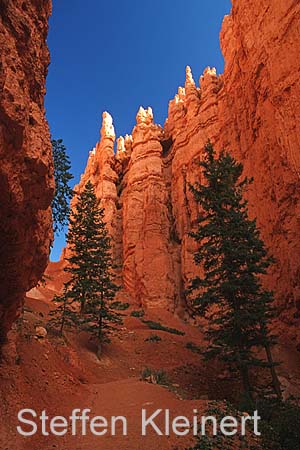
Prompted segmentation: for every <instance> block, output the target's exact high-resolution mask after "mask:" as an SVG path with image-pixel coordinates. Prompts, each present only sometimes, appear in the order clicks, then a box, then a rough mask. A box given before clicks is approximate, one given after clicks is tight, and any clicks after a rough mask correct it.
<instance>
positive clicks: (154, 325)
mask: <svg viewBox="0 0 300 450" xmlns="http://www.w3.org/2000/svg"><path fill="white" fill-rule="evenodd" d="M142 322H143V323H144V324H146V325H148V327H149V328H150V329H151V330H160V331H166V332H167V333H171V334H178V335H180V336H184V335H185V333H184V331H179V330H176V328H169V327H166V326H164V325H162V324H161V323H159V322H154V321H153V320H145V319H143V320H142Z"/></svg>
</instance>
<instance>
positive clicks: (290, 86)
mask: <svg viewBox="0 0 300 450" xmlns="http://www.w3.org/2000/svg"><path fill="white" fill-rule="evenodd" d="M50 14H51V1H50V0H41V1H37V0H0V15H1V22H0V42H1V65H0V86H1V97H0V144H1V145H0V158H1V164H0V199H1V201H0V226H1V234H0V240H1V244H0V265H1V267H0V279H1V280H0V294H1V296H0V340H1V343H2V344H3V357H2V362H1V365H0V408H1V410H0V411H1V414H0V449H1V450H19V449H20V450H21V449H24V450H41V449H43V450H47V449H52V448H57V449H59V450H69V449H70V450H71V449H76V450H85V449H86V450H90V449H92V448H97V449H103V450H104V449H105V450H109V449H116V448H120V449H128V450H129V449H130V450H138V449H146V450H152V449H153V450H156V449H157V448H163V449H176V448H177V449H185V448H189V447H191V446H192V445H194V439H193V438H192V437H191V436H188V437H178V436H174V435H171V436H170V437H168V436H158V435H157V434H155V433H154V432H152V433H149V435H147V436H146V437H142V436H141V434H140V428H139V420H140V411H141V409H142V408H143V407H148V408H149V411H150V410H153V411H154V410H155V409H157V408H162V409H165V408H169V409H170V410H172V411H175V412H177V413H180V415H184V414H186V415H190V414H191V412H192V411H193V408H197V409H198V410H199V411H200V412H202V413H204V412H205V410H206V408H207V404H208V402H209V401H210V400H217V401H220V402H221V401H222V400H223V399H224V398H229V399H231V398H233V397H234V393H235V392H236V390H237V391H238V390H239V382H238V380H232V379H230V378H229V377H228V376H227V375H228V374H227V372H226V370H224V368H223V366H222V364H220V363H219V362H217V361H204V359H203V357H202V356H201V355H200V354H198V353H199V352H198V349H204V348H205V345H207V344H206V341H205V339H204V333H203V332H204V331H205V329H206V324H205V323H204V322H201V326H197V324H196V323H195V321H194V320H193V319H192V317H191V311H190V307H189V304H188V302H187V299H186V296H185V292H186V288H187V286H188V283H189V280H190V279H191V278H193V277H195V276H196V275H197V274H198V272H199V266H197V265H195V263H194V253H195V251H196V249H197V244H196V243H195V241H194V239H193V238H192V237H191V236H190V235H189V233H190V232H191V231H194V230H195V228H196V226H197V218H198V214H199V207H198V205H197V203H196V201H195V199H194V196H193V194H192V192H191V190H190V189H189V185H190V184H194V183H195V182H196V181H197V180H198V179H199V164H198V161H199V159H201V158H202V156H203V149H204V146H205V144H206V143H207V141H208V140H210V141H211V142H212V144H213V146H214V147H215V149H217V150H220V149H222V148H225V149H228V150H230V151H231V152H232V155H233V156H234V157H235V158H236V159H237V160H238V161H240V162H242V163H243V165H244V174H245V175H247V176H249V177H252V176H254V183H253V185H252V186H251V187H250V189H249V191H248V192H247V199H248V200H249V213H250V216H251V218H252V217H253V218H254V217H256V218H257V225H258V227H259V229H260V231H261V236H262V238H263V240H264V242H265V243H266V246H267V247H268V249H269V250H270V253H271V254H272V255H273V256H274V258H275V263H274V264H273V265H272V266H271V268H270V270H269V271H268V275H267V276H265V277H264V281H263V282H264V285H265V286H266V287H267V288H268V289H271V290H272V291H273V292H274V296H275V305H276V317H275V318H274V319H273V322H272V329H274V331H275V333H276V334H277V335H278V344H277V345H276V346H275V347H274V356H275V359H276V360H278V361H280V362H281V364H280V366H279V367H278V375H279V379H280V383H281V387H282V390H283V396H284V398H285V399H286V398H288V397H289V396H290V395H293V396H298V395H300V328H299V326H300V150H299V149H300V120H299V119H300V83H299V81H300V58H299V54H300V26H299V24H300V2H299V1H298V0H232V10H231V13H230V14H229V15H228V16H225V18H224V21H223V25H222V29H221V32H220V42H221V49H222V53H223V55H224V59H225V68H224V73H223V74H221V75H218V74H217V73H216V70H215V69H213V68H207V69H206V70H205V71H204V73H203V74H202V75H201V76H200V79H199V81H198V80H196V78H194V77H193V76H196V75H199V74H192V70H191V68H190V67H188V66H187V69H186V79H185V85H184V87H179V89H178V93H177V94H176V95H175V97H174V98H173V99H172V100H171V101H170V103H169V110H168V117H167V120H166V122H165V124H164V126H161V125H159V124H156V122H155V114H154V113H153V111H152V109H151V107H148V105H144V107H141V108H140V109H139V110H138V112H137V116H136V125H135V126H134V128H133V130H132V131H131V130H128V133H131V134H127V135H126V136H124V137H119V138H116V134H115V130H114V123H113V118H112V117H111V115H110V114H109V113H108V112H103V117H102V124H99V125H100V127H101V130H100V140H99V142H98V143H97V144H96V146H95V148H94V149H93V150H92V151H91V152H90V154H89V157H88V161H87V165H86V169H85V171H84V173H83V174H82V176H81V179H80V182H79V184H77V185H76V187H75V189H74V191H75V194H76V195H77V196H78V195H79V194H80V193H82V192H83V190H84V187H85V185H86V183H87V182H88V181H91V182H92V183H93V185H94V189H95V194H96V197H97V198H98V199H99V200H100V204H101V206H102V207H103V208H104V211H105V221H106V223H107V227H108V231H109V234H110V236H111V238H112V256H113V260H114V263H115V264H116V266H117V269H116V275H117V277H116V280H117V284H119V285H120V286H121V289H120V290H119V292H118V293H117V296H116V299H117V300H118V301H122V302H127V303H128V304H129V308H128V310H125V311H124V312H123V313H124V317H123V325H121V326H119V327H118V329H117V331H116V332H115V333H114V334H113V335H112V336H111V343H110V344H109V345H107V347H105V348H104V351H103V354H102V356H101V357H100V358H97V356H96V354H95V351H94V348H93V344H92V343H91V342H90V340H89V337H88V335H87V334H86V333H72V332H66V334H65V339H64V340H63V341H62V340H60V339H58V338H57V336H52V335H51V333H48V334H47V331H46V330H47V321H48V315H49V312H50V311H51V309H53V302H52V299H53V297H54V295H56V294H60V293H61V292H62V289H63V283H64V282H65V281H66V273H65V272H64V270H63V269H64V267H65V266H66V264H67V263H66V260H65V258H66V257H69V256H70V249H69V248H68V246H67V247H66V248H65V249H64V250H63V253H62V256H61V259H60V261H59V262H50V263H49V251H50V244H51V242H52V240H53V232H52V215H51V202H52V198H53V195H54V185H55V183H54V175H53V161H52V154H51V141H50V132H49V127H48V123H47V120H46V116H45V106H44V95H45V90H46V88H45V83H46V76H47V68H48V64H49V61H50V57H51V55H49V51H48V48H47V43H46V40H47V33H48V20H49V17H50ZM199 45H201V43H199ZM209 63H210V62H209V61H207V64H209ZM171 95H172V92H170V96H171ZM75 206H76V197H75V198H74V199H73V200H72V201H71V209H73V210H74V208H75ZM42 278H43V282H41V280H42ZM133 311H135V312H136V311H143V313H144V317H143V318H142V320H141V318H140V317H136V316H135V315H134V314H132V312H133ZM21 315H22V320H21V319H20V316H21ZM147 321H152V322H156V323H157V322H159V323H161V324H163V325H164V326H165V327H167V328H168V329H169V330H170V329H171V330H173V331H174V330H175V331H177V333H175V334H174V333H170V332H166V331H165V330H156V331H155V335H156V336H158V338H157V339H158V342H151V340H150V341H149V337H151V330H150V329H149V326H148V325H147ZM148 323H149V322H148ZM44 332H45V333H44ZM191 343H192V344H193V345H191ZM191 347H192V350H191ZM195 350H196V351H195ZM197 352H198V353H197ZM200 353H201V352H200ZM146 366H147V367H151V368H153V370H160V369H164V371H165V372H166V374H167V377H168V380H169V381H168V383H167V384H168V387H167V388H166V386H161V385H159V383H157V382H156V380H154V379H152V378H151V376H150V377H147V379H146V381H145V380H141V371H142V370H143V368H145V367H146ZM162 384H164V383H162ZM86 407H87V408H91V409H92V410H93V412H94V413H97V414H101V415H103V416H106V417H109V416H112V415H119V414H120V415H126V417H127V418H128V424H129V425H128V426H129V427H130V433H129V434H128V436H126V437H124V436H120V435H117V436H109V435H108V434H107V435H105V436H104V437H102V438H99V437H95V436H92V435H88V436H77V437H76V438H75V437H73V436H70V435H65V436H62V437H57V436H51V437H47V436H42V435H41V433H37V434H35V435H34V436H32V437H27V438H24V437H22V436H21V435H20V434H18V433H17V428H16V427H17V414H18V411H19V410H20V409H21V408H32V409H34V410H35V411H37V412H39V413H40V412H41V411H42V410H43V409H47V412H48V413H49V415H62V416H66V417H67V416H68V415H69V414H70V412H71V411H72V409H74V408H80V409H84V408H86ZM161 420H162V419H159V420H158V423H161ZM232 445H233V446H232V448H241V447H238V446H237V444H236V443H233V444H232ZM199 448H200V447H199ZM201 448H202V447H201ZM244 448H250V447H244Z"/></svg>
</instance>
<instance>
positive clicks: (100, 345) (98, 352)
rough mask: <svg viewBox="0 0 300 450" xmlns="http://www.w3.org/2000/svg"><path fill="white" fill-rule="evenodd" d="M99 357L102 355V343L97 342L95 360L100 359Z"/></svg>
mask: <svg viewBox="0 0 300 450" xmlns="http://www.w3.org/2000/svg"><path fill="white" fill-rule="evenodd" d="M101 355H102V343H101V342H99V341H98V347H97V358H98V359H101Z"/></svg>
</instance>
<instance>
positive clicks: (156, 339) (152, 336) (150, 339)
mask: <svg viewBox="0 0 300 450" xmlns="http://www.w3.org/2000/svg"><path fill="white" fill-rule="evenodd" d="M145 341H146V342H159V341H161V337H160V336H158V335H157V334H150V336H149V337H147V338H146V339H145Z"/></svg>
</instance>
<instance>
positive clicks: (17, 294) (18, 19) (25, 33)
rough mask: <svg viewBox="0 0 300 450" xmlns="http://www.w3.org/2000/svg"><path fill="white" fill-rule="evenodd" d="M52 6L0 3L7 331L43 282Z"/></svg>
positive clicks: (2, 297)
mask: <svg viewBox="0 0 300 450" xmlns="http://www.w3.org/2000/svg"><path fill="white" fill-rule="evenodd" d="M50 13H51V1H50V0H41V1H32V0H22V1H21V0H0V48H1V55H0V161H1V163H0V195H1V201H0V323H1V329H2V331H4V332H6V331H7V329H8V328H9V327H10V325H11V323H12V321H13V320H14V318H15V315H16V310H17V308H18V307H19V306H20V304H21V302H22V299H23V296H24V293H25V292H26V291H27V290H28V289H30V288H31V287H33V286H34V285H35V284H36V283H37V281H38V280H39V278H40V277H41V275H42V273H43V271H44V269H45V266H46V264H47V261H48V255H49V245H50V241H51V239H52V221H51V211H50V207H49V205H50V203H51V200H52V195H53V189H54V184H53V174H52V157H51V144H50V135H49V129H48V124H47V122H46V119H45V111H44V95H45V79H46V74H47V67H48V64H49V53H48V48H47V45H46V37H47V32H48V18H49V15H50Z"/></svg>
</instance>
